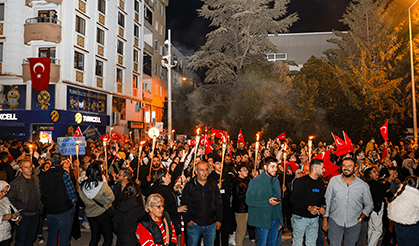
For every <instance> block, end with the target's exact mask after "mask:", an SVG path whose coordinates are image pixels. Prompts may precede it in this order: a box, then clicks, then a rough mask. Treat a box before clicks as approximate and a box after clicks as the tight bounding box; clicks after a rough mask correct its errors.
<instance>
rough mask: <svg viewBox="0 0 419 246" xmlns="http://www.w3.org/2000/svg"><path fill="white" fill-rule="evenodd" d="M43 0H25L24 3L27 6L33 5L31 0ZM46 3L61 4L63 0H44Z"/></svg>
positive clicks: (36, 0)
mask: <svg viewBox="0 0 419 246" xmlns="http://www.w3.org/2000/svg"><path fill="white" fill-rule="evenodd" d="M43 1H44V0H25V4H26V5H27V6H29V7H32V6H33V3H32V2H43ZM45 2H47V3H55V4H62V3H63V0H45Z"/></svg>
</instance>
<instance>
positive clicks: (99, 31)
mask: <svg viewBox="0 0 419 246" xmlns="http://www.w3.org/2000/svg"><path fill="white" fill-rule="evenodd" d="M96 42H98V43H99V44H101V45H105V32H104V31H103V30H102V29H100V28H98V29H97V31H96Z"/></svg>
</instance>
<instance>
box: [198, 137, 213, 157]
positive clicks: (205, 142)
mask: <svg viewBox="0 0 419 246" xmlns="http://www.w3.org/2000/svg"><path fill="white" fill-rule="evenodd" d="M212 144H213V142H212V141H211V140H209V139H208V137H207V135H202V137H201V141H200V142H199V145H201V146H204V147H205V154H206V155H208V154H209V153H211V151H212V149H211V145H212Z"/></svg>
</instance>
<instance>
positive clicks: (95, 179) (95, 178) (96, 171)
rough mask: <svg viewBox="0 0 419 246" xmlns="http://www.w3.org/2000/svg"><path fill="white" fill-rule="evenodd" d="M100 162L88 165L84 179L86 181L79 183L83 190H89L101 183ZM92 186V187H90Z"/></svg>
mask: <svg viewBox="0 0 419 246" xmlns="http://www.w3.org/2000/svg"><path fill="white" fill-rule="evenodd" d="M101 164H102V163H101V162H100V161H94V162H93V163H92V164H90V165H89V167H87V169H86V177H87V179H86V180H84V181H83V182H82V183H81V186H82V187H83V188H87V189H91V188H94V187H96V186H97V185H98V183H99V182H102V181H103V177H102V168H101ZM92 184H93V187H92Z"/></svg>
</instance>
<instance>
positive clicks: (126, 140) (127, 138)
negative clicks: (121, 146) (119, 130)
mask: <svg viewBox="0 0 419 246" xmlns="http://www.w3.org/2000/svg"><path fill="white" fill-rule="evenodd" d="M122 141H123V142H124V143H127V142H129V137H127V136H125V134H122Z"/></svg>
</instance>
